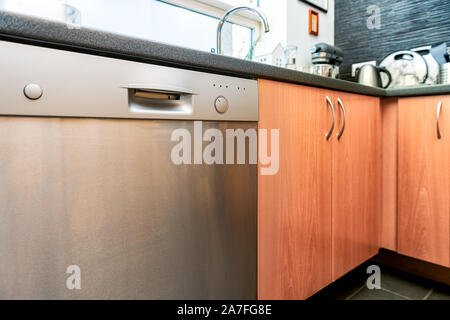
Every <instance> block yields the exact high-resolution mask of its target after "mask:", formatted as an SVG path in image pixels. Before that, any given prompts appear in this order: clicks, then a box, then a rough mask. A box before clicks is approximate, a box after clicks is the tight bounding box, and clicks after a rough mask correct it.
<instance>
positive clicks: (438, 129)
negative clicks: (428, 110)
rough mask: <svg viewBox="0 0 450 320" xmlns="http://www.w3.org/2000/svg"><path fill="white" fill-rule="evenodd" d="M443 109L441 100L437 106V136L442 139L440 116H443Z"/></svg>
mask: <svg viewBox="0 0 450 320" xmlns="http://www.w3.org/2000/svg"><path fill="white" fill-rule="evenodd" d="M441 109H442V101H439V103H438V106H437V137H438V139H441V138H442V136H441V129H440V128H439V118H440V116H441Z"/></svg>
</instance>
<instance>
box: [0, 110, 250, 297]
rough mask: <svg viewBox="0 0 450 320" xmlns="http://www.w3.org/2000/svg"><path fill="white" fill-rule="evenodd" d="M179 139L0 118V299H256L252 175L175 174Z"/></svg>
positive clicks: (135, 124) (148, 125)
mask: <svg viewBox="0 0 450 320" xmlns="http://www.w3.org/2000/svg"><path fill="white" fill-rule="evenodd" d="M256 127H257V123H256V122H215V121H208V122H206V121H205V122H203V129H204V130H206V129H208V128H217V129H219V130H220V131H222V133H223V135H224V136H225V129H226V128H231V129H233V128H241V129H244V130H246V129H248V128H254V129H256ZM178 128H186V129H187V130H189V131H190V132H191V134H192V137H194V130H193V122H192V121H173V120H124V119H120V120H113V119H76V118H57V117H55V118H45V117H0V203H1V208H0V257H1V259H0V299H256V252H257V239H256V228H257V221H256V204H257V190H256V186H257V167H256V165H237V164H236V165H206V164H201V165H178V166H177V165H175V164H173V163H172V161H171V158H170V155H171V150H172V148H173V146H174V145H175V144H176V143H177V142H172V141H171V134H172V131H173V130H174V129H178ZM192 145H193V144H192ZM246 148H247V154H248V145H247V146H246ZM70 266H76V267H75V268H78V267H79V270H78V271H79V272H75V273H74V272H73V270H75V269H73V268H74V267H70ZM75 274H76V275H77V276H79V277H78V278H77V281H78V280H80V282H79V284H80V288H79V289H77V288H75V289H74V288H73V287H70V285H68V284H70V282H71V281H72V280H73V278H71V277H72V276H73V275H75Z"/></svg>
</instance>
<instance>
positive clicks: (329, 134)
mask: <svg viewBox="0 0 450 320" xmlns="http://www.w3.org/2000/svg"><path fill="white" fill-rule="evenodd" d="M327 103H328V105H329V106H330V107H331V111H332V112H333V124H332V125H331V129H330V132H328V134H327V135H326V137H327V140H330V138H331V135H332V134H333V130H334V124H335V123H336V113H335V112H334V106H333V103H332V102H331V100H330V98H329V97H328V96H327Z"/></svg>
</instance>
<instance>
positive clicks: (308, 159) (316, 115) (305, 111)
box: [258, 80, 332, 299]
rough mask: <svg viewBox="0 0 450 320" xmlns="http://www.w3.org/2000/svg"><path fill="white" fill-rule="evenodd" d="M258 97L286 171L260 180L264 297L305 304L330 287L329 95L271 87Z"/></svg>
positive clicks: (262, 87) (264, 84)
mask: <svg viewBox="0 0 450 320" xmlns="http://www.w3.org/2000/svg"><path fill="white" fill-rule="evenodd" d="M259 92H260V94H259V101H260V122H259V128H260V129H279V130H280V168H279V172H278V174H277V175H273V176H261V175H260V176H259V179H258V297H259V299H305V298H307V297H309V296H311V295H312V294H314V293H315V292H317V291H319V290H320V289H321V288H323V287H325V286H326V285H328V284H329V283H330V282H331V143H330V142H327V141H326V139H325V134H326V133H327V131H328V130H329V128H330V125H331V122H332V120H331V119H332V118H331V111H330V109H329V107H328V106H327V104H326V99H325V97H326V95H327V94H329V93H330V92H329V91H327V90H322V89H315V88H310V87H303V86H298V85H292V84H285V83H284V84H283V83H278V82H273V81H266V80H260V81H259Z"/></svg>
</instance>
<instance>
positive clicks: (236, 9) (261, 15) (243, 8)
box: [216, 6, 270, 54]
mask: <svg viewBox="0 0 450 320" xmlns="http://www.w3.org/2000/svg"><path fill="white" fill-rule="evenodd" d="M239 11H250V12H252V13H255V14H256V15H257V16H258V17H259V18H260V20H261V22H262V24H263V25H264V32H266V33H267V32H269V31H270V28H269V21H268V20H267V17H266V16H265V15H264V13H262V12H261V11H260V10H258V9H256V8H252V7H247V6H238V7H234V8H231V9H230V10H228V11H227V12H225V14H224V15H223V17H222V18H221V19H220V21H219V25H218V26H217V48H216V49H217V50H216V53H217V54H222V28H223V25H224V24H225V22H226V21H227V19H228V18H229V17H230V16H231V15H232V14H235V13H237V12H239Z"/></svg>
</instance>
